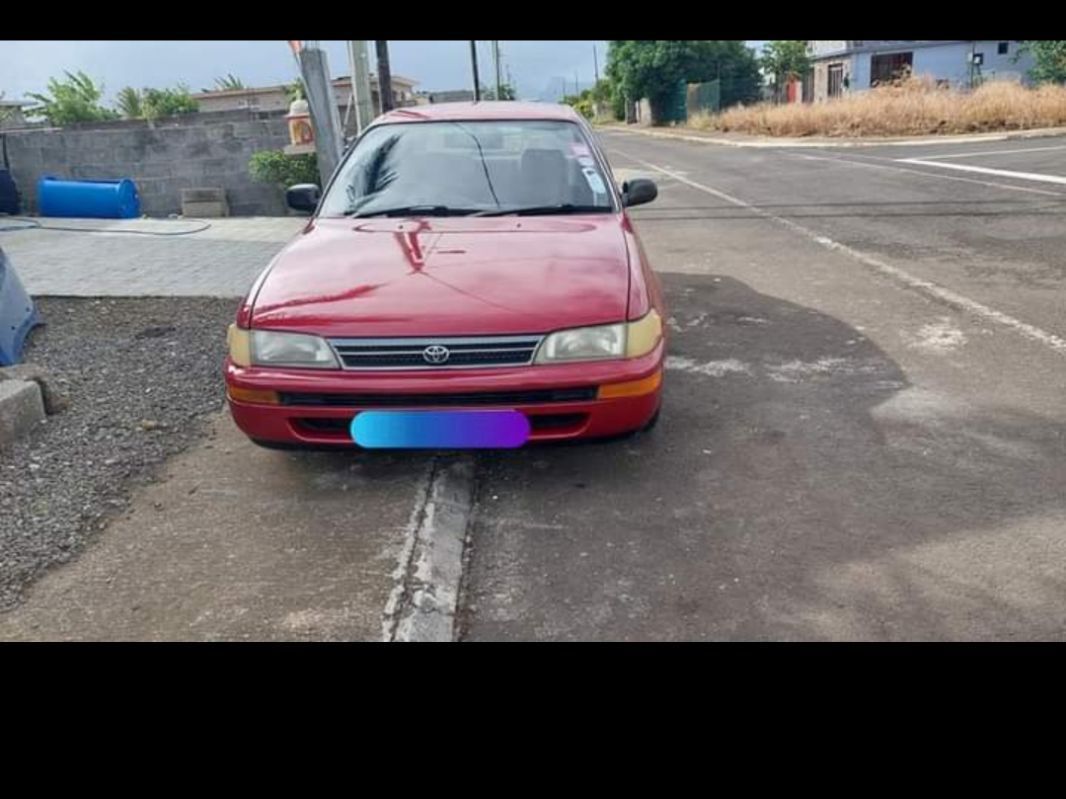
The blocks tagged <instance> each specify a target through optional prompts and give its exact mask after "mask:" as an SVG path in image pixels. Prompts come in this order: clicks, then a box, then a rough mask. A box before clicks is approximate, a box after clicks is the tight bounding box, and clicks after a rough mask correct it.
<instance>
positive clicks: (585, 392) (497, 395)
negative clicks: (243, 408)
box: [278, 386, 596, 408]
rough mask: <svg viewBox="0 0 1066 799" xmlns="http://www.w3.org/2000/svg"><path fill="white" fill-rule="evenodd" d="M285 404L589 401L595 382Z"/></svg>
mask: <svg viewBox="0 0 1066 799" xmlns="http://www.w3.org/2000/svg"><path fill="white" fill-rule="evenodd" d="M278 396H279V398H280V399H281V404H282V405H298V406H303V407H308V406H314V407H333V408H337V407H341V408H349V407H350V408H399V407H403V408H417V407H433V406H436V407H440V406H448V407H455V406H470V405H541V404H544V403H550V402H589V401H590V400H594V399H596V387H595V386H582V387H580V388H553V389H538V390H533V391H479V392H476V393H475V392H468V393H465V394H308V393H294V392H283V393H280V394H279V395H278Z"/></svg>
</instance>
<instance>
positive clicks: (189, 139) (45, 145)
mask: <svg viewBox="0 0 1066 799" xmlns="http://www.w3.org/2000/svg"><path fill="white" fill-rule="evenodd" d="M6 135H7V140H8V154H9V158H10V161H11V172H12V175H13V177H14V179H15V183H16V184H17V185H18V188H19V192H20V194H21V195H22V198H23V208H24V210H27V211H29V212H30V213H35V212H36V210H37V181H38V180H39V179H40V177H41V176H42V175H54V176H56V177H61V178H85V179H93V178H96V179H101V178H105V179H106V178H131V179H132V180H133V181H134V182H135V183H136V184H137V190H138V192H139V194H140V197H141V212H142V213H143V214H147V215H148V216H167V215H168V214H178V213H181V190H182V189H192V188H200V187H208V188H223V189H225V191H226V199H227V200H228V202H229V207H230V213H231V214H232V215H233V216H284V215H285V214H286V213H287V211H286V208H285V203H284V199H283V196H282V193H281V191H280V190H279V189H278V188H277V187H275V186H271V185H268V184H265V183H257V182H255V181H253V180H252V178H251V176H250V175H249V174H248V161H249V160H250V159H251V157H252V153H254V152H256V151H258V150H280V149H281V148H283V147H284V146H285V145H286V144H288V143H289V135H288V128H287V124H286V122H285V117H284V113H283V112H277V113H274V112H252V111H247V110H240V111H225V112H212V113H199V114H189V115H187V116H181V117H172V118H170V119H166V120H160V121H157V122H156V123H155V124H154V125H152V126H150V125H149V124H148V123H147V122H139V121H121V122H111V123H101V124H94V125H73V126H70V127H66V128H44V129H40V128H39V129H32V130H30V129H28V130H21V131H19V130H16V131H8V132H7V134H6Z"/></svg>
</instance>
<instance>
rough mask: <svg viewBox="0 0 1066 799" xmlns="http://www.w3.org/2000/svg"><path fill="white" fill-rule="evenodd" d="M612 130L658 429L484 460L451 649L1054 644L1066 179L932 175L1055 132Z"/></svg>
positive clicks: (1064, 529) (1060, 526) (1046, 156)
mask: <svg viewBox="0 0 1066 799" xmlns="http://www.w3.org/2000/svg"><path fill="white" fill-rule="evenodd" d="M602 140H603V142H604V144H605V145H606V147H607V149H608V152H609V156H610V159H611V161H612V164H613V165H614V167H615V169H616V172H617V173H618V174H617V177H619V178H620V179H624V178H625V177H629V176H633V175H636V174H644V175H648V176H651V177H654V178H655V179H656V180H657V181H658V182H659V186H660V196H659V199H658V200H657V201H656V202H655V203H654V204H651V205H648V206H645V207H642V208H639V209H634V218H635V219H636V220H637V226H638V228H639V231H640V233H641V235H642V237H643V238H644V241H645V244H646V246H647V248H648V251H649V254H650V257H651V258H652V259H653V260H654V263H655V266H656V268H657V269H658V270H659V271H660V272H661V273H662V275H663V279H664V282H665V286H666V289H667V296H668V300H669V302H670V304H671V310H672V322H671V327H672V330H673V339H672V345H671V353H670V354H671V360H670V364H669V365H670V370H669V373H668V382H667V388H666V399H665V407H664V412H663V417H662V421H661V422H660V424H659V426H658V428H656V429H655V430H654V431H653V432H651V433H649V434H646V435H642V436H639V437H637V438H634V439H631V440H629V441H620V442H610V443H603V444H594V445H585V446H568V447H553V448H540V449H527V450H521V451H517V452H513V453H501V454H492V455H482V456H479V471H478V510H477V517H476V521H475V525H474V530H473V534H472V537H471V545H470V550H469V553H468V558H469V562H468V567H467V572H466V585H465V593H464V603H463V610H462V614H461V620H460V622H461V623H460V634H461V637H462V638H464V639H467V640H500V639H502V640H529V639H552V640H568V639H582V640H587V639H595V640H601V639H605V640H694V639H695V640H723V639H725V640H764V639H775V640H781V639H784V640H811V639H814V640H822V639H838V640H839V639H843V640H856V639H857V640H863V639H879V640H885V639H888V640H973V639H1001V640H1006V639H1063V638H1066V458H1064V456H1066V438H1064V435H1063V432H1064V429H1066V428H1064V421H1066V407H1064V404H1063V401H1062V398H1063V396H1064V390H1066V360H1064V359H1066V312H1064V308H1066V305H1064V302H1063V299H1064V297H1066V217H1064V212H1066V185H1062V184H1061V183H1056V182H1054V181H1048V180H1046V179H1042V178H1037V179H1032V178H1019V177H1017V176H1011V175H1004V174H998V173H995V174H994V173H990V172H987V171H972V170H959V169H948V168H943V167H939V166H934V165H929V163H930V161H932V160H933V159H936V161H939V162H942V163H955V164H964V165H966V166H968V167H981V168H983V169H991V170H998V171H999V172H1003V171H1011V172H1025V173H1034V174H1039V175H1043V176H1044V177H1047V176H1051V177H1057V176H1060V175H1063V174H1066V171H1064V170H1063V165H1064V164H1066V139H1061V138H1060V139H1034V140H1030V141H1026V142H1014V141H1012V142H999V143H989V142H984V143H981V144H975V145H964V146H959V145H954V146H940V147H931V146H930V147H906V148H904V147H883V148H873V149H871V148H863V149H862V150H861V151H859V150H847V151H844V150H839V149H831V148H826V149H824V150H811V149H804V150H767V149H744V148H733V147H721V146H712V145H707V144H701V143H689V142H683V141H667V140H664V139H650V138H646V137H642V136H639V135H635V134H629V135H627V134H604V135H603V136H602ZM1055 146H1057V147H1063V148H1064V149H1061V150H1049V149H1042V148H1048V147H1055ZM1022 149H1032V150H1033V152H1032V153H1029V154H1026V153H1018V152H1014V151H1017V150H1022ZM988 151H996V152H998V151H1011V152H1010V153H1008V154H1002V155H998V154H996V153H993V154H992V155H975V154H977V153H987V152H988ZM958 155H965V156H967V157H958V158H956V157H954V156H958ZM945 156H950V158H949V157H945ZM900 159H919V160H922V161H924V162H925V163H913V162H910V163H904V162H902V161H901V160H900ZM936 161H933V162H934V163H935V162H936Z"/></svg>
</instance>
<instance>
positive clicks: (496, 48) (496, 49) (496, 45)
mask: <svg viewBox="0 0 1066 799" xmlns="http://www.w3.org/2000/svg"><path fill="white" fill-rule="evenodd" d="M492 57H493V59H494V60H495V61H496V99H497V100H502V99H503V95H502V94H501V91H502V90H501V81H500V42H499V40H496V41H494V42H493V43H492Z"/></svg>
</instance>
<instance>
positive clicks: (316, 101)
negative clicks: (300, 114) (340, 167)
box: [296, 47, 343, 187]
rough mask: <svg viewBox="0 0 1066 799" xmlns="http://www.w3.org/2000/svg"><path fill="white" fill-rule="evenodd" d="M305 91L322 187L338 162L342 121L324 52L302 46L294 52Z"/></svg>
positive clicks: (341, 143) (341, 141) (341, 137)
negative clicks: (313, 130) (312, 126)
mask: <svg viewBox="0 0 1066 799" xmlns="http://www.w3.org/2000/svg"><path fill="white" fill-rule="evenodd" d="M296 58H297V61H299V64H300V72H301V74H302V76H303V81H304V87H305V88H306V89H307V105H308V106H309V107H310V111H311V121H312V124H313V125H314V128H315V151H316V152H317V154H318V174H319V177H320V178H321V180H322V186H323V187H325V185H326V183H328V182H329V179H330V176H332V175H333V170H334V169H335V168H336V166H337V163H338V162H339V161H340V157H341V150H342V145H343V136H342V132H341V118H340V113H339V112H338V111H337V98H336V97H335V96H334V94H333V85H332V84H331V83H330V80H329V64H328V62H327V61H326V51H325V50H322V49H320V48H318V47H301V48H300V50H299V51H298V52H297V53H296Z"/></svg>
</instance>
